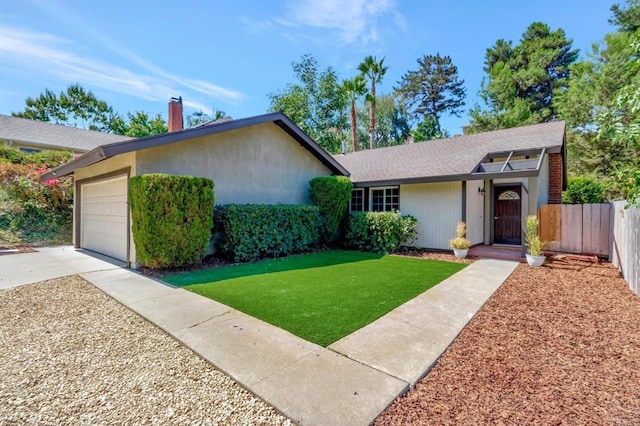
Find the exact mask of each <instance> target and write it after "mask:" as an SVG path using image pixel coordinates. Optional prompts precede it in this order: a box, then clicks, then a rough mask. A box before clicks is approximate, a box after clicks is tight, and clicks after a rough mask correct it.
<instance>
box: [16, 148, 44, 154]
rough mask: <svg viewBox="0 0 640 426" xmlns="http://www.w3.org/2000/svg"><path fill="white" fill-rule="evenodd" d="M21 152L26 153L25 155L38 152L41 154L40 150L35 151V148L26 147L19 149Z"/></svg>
mask: <svg viewBox="0 0 640 426" xmlns="http://www.w3.org/2000/svg"><path fill="white" fill-rule="evenodd" d="M19 151H20V152H24V153H25V154H34V153H36V152H40V150H39V149H35V148H25V147H22V146H21V147H20V148H19Z"/></svg>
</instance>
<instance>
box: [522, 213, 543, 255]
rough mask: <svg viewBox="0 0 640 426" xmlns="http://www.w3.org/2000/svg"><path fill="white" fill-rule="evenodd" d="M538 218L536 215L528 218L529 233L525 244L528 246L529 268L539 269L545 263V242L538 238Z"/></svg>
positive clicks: (526, 235)
mask: <svg viewBox="0 0 640 426" xmlns="http://www.w3.org/2000/svg"><path fill="white" fill-rule="evenodd" d="M538 224H539V222H538V218H537V217H536V216H534V215H531V216H527V232H526V234H525V242H526V244H527V247H528V249H527V263H528V264H529V266H533V267H538V266H542V264H543V263H544V253H543V252H542V250H543V249H544V244H545V243H544V242H543V241H541V240H540V237H539V236H538Z"/></svg>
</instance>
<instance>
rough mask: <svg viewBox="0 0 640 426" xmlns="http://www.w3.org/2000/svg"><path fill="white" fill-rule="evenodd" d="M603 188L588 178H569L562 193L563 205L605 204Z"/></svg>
mask: <svg viewBox="0 0 640 426" xmlns="http://www.w3.org/2000/svg"><path fill="white" fill-rule="evenodd" d="M604 192H605V191H604V186H603V185H602V184H601V183H600V182H598V181H596V180H594V179H593V178H590V177H588V176H575V177H570V178H569V181H568V182H567V190H566V191H564V192H563V193H562V202H563V203H565V204H598V203H604V202H606V200H605V196H604Z"/></svg>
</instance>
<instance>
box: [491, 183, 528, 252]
mask: <svg viewBox="0 0 640 426" xmlns="http://www.w3.org/2000/svg"><path fill="white" fill-rule="evenodd" d="M521 189H522V187H521V186H520V185H514V186H496V187H495V190H494V203H493V205H494V218H493V222H494V223H493V242H494V243H496V244H515V245H520V244H521V221H522V216H521V213H522V200H521V199H520V198H521V197H520V195H521Z"/></svg>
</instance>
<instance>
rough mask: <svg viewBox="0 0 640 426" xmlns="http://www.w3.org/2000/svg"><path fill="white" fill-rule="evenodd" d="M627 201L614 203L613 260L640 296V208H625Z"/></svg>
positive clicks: (632, 288)
mask: <svg viewBox="0 0 640 426" xmlns="http://www.w3.org/2000/svg"><path fill="white" fill-rule="evenodd" d="M626 205H627V202H626V201H616V202H614V203H613V213H612V214H613V242H612V250H611V258H610V259H611V262H612V263H613V264H614V265H616V266H617V267H618V269H620V272H622V276H623V277H624V279H625V280H626V281H627V283H629V287H630V288H631V290H633V291H634V292H635V293H636V294H637V295H638V296H640V208H638V207H629V208H626V209H625V206H626Z"/></svg>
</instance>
